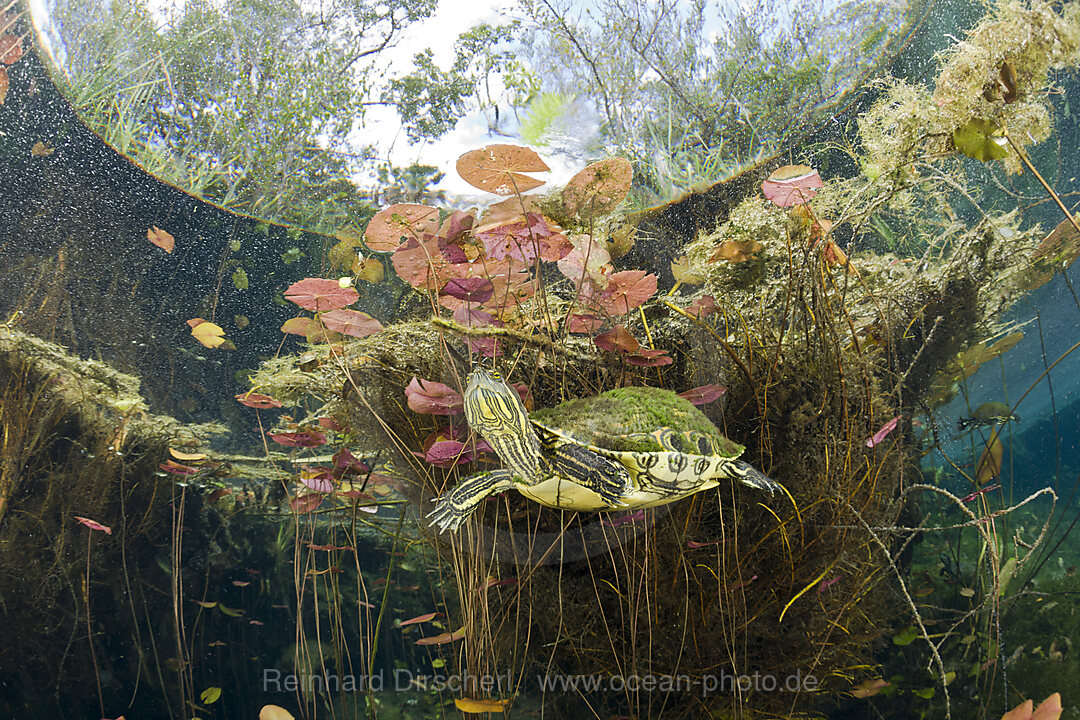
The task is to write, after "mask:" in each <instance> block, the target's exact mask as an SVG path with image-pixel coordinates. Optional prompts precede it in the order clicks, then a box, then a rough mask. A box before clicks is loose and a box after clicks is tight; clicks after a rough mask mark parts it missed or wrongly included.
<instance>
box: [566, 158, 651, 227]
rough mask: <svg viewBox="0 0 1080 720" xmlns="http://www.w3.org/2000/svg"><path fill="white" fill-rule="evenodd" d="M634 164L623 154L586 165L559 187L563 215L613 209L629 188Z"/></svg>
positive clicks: (601, 212)
mask: <svg viewBox="0 0 1080 720" xmlns="http://www.w3.org/2000/svg"><path fill="white" fill-rule="evenodd" d="M633 177H634V168H633V166H632V165H631V164H630V161H629V160H627V159H625V158H620V157H615V158H608V159H607V160H600V161H598V162H594V163H591V164H590V165H586V166H585V168H584V169H583V170H581V172H579V173H578V174H577V175H575V176H574V177H572V178H570V182H568V183H566V187H565V188H563V193H562V198H563V207H564V208H565V209H566V214H567V215H571V216H572V215H580V214H585V213H588V214H592V215H603V214H605V213H608V212H610V211H612V210H614V209H615V207H616V206H617V205H618V204H619V203H621V202H622V201H623V199H624V198H625V197H626V194H627V193H628V192H630V183H631V181H632V180H633Z"/></svg>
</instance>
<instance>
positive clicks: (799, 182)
mask: <svg viewBox="0 0 1080 720" xmlns="http://www.w3.org/2000/svg"><path fill="white" fill-rule="evenodd" d="M822 187H824V184H823V183H822V182H821V176H820V175H818V171H817V170H814V169H813V168H811V167H810V166H808V165H785V166H783V167H781V168H777V169H776V170H774V171H773V172H772V174H771V175H769V177H768V178H767V179H766V180H765V182H763V183H761V192H763V193H764V194H765V197H766V198H768V199H769V200H770V201H772V203H773V204H774V205H779V206H780V207H792V206H793V205H802V204H803V203H805V202H808V201H809V200H810V198H812V197H814V196H815V195H817V191H818V190H819V189H820V188H822Z"/></svg>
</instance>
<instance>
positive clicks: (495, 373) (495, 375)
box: [491, 370, 502, 380]
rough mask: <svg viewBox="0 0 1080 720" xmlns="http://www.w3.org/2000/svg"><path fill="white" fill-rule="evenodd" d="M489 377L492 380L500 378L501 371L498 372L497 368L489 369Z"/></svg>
mask: <svg viewBox="0 0 1080 720" xmlns="http://www.w3.org/2000/svg"><path fill="white" fill-rule="evenodd" d="M491 379H492V380H502V373H500V372H499V371H498V370H492V371H491Z"/></svg>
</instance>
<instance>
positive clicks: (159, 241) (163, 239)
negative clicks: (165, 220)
mask: <svg viewBox="0 0 1080 720" xmlns="http://www.w3.org/2000/svg"><path fill="white" fill-rule="evenodd" d="M146 239H147V240H149V241H150V242H152V243H154V244H155V245H157V246H158V247H159V248H161V249H162V250H164V251H165V252H167V253H171V252H172V251H173V248H174V247H175V246H176V239H175V238H173V236H172V235H170V234H169V233H167V232H165V231H164V230H162V229H161V228H159V227H158V226H157V225H154V226H153V227H151V228H150V229H149V230H147V231H146Z"/></svg>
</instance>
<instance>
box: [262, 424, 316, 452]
mask: <svg viewBox="0 0 1080 720" xmlns="http://www.w3.org/2000/svg"><path fill="white" fill-rule="evenodd" d="M266 436H267V437H269V438H270V439H271V440H273V441H274V442H276V443H277V444H278V445H284V446H285V447H319V446H320V445H325V444H326V436H325V435H323V434H322V433H321V432H319V431H318V430H313V429H311V428H305V429H303V430H295V431H291V432H278V433H273V432H268V433H266Z"/></svg>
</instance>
